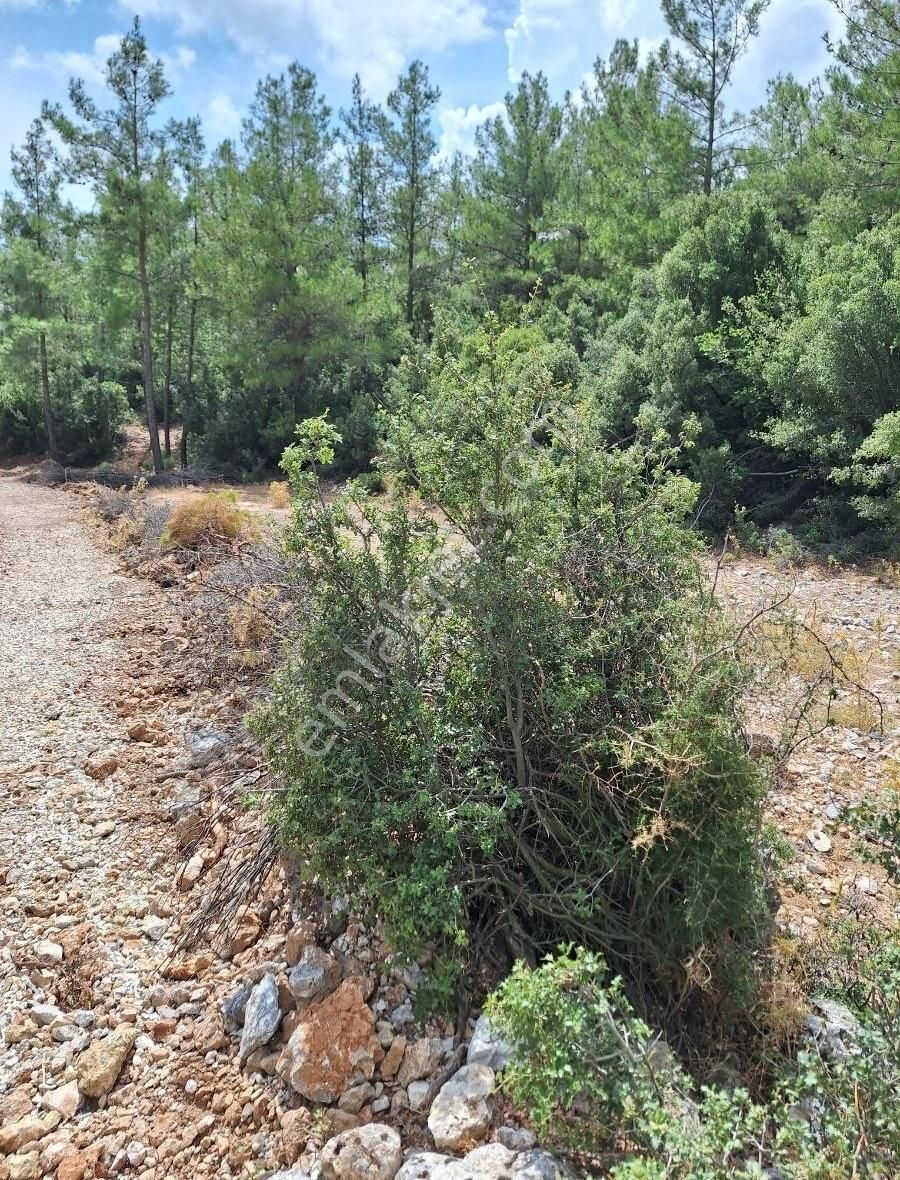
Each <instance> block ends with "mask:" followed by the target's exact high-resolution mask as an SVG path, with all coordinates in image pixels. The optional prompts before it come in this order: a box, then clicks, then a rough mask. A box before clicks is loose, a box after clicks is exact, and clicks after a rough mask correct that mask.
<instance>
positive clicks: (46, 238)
mask: <svg viewBox="0 0 900 1180" xmlns="http://www.w3.org/2000/svg"><path fill="white" fill-rule="evenodd" d="M11 157H12V178H13V181H14V183H15V185H16V188H17V189H18V191H19V194H20V196H19V198H18V199H16V198H13V197H8V198H7V200H6V202H5V204H4V208H3V236H4V238H6V240H7V242H8V250H7V257H6V260H5V261H6V267H5V269H6V270H7V272H8V275H9V280H8V285H9V287H10V288H11V291H12V293H13V294H14V296H15V297H16V298H15V299H14V303H15V306H16V308H17V313H18V321H19V324H20V325H23V326H24V327H25V330H26V332H27V333H28V335H29V336H32V335H35V336H36V338H37V345H38V369H39V373H40V387H41V404H42V407H43V416H44V432H45V434H46V438H47V452H48V454H49V455H50V458H51V459H53V460H54V461H55V462H59V461H60V451H59V445H58V443H57V435H56V422H55V418H54V413H53V403H52V400H51V395H50V364H49V360H48V349H47V325H48V321H49V320H50V318H51V315H52V308H51V304H52V303H53V300H54V294H55V292H54V274H53V272H54V265H55V257H56V255H57V253H58V250H59V237H60V226H61V218H62V206H61V202H60V195H59V190H60V185H61V184H62V171H61V168H60V162H59V158H58V156H57V154H56V151H55V149H54V147H53V144H52V143H51V141H50V137H49V135H48V134H47V129H46V127H45V125H44V123H43V122H42V121H41V120H40V119H35V120H34V122H33V123H32V125H31V127H30V128H29V130H28V133H27V135H26V137H25V142H24V144H23V145H22V147H21V148H18V149H16V148H14V149H13V150H12V152H11ZM13 275H14V276H15V277H13ZM5 285H7V284H5Z"/></svg>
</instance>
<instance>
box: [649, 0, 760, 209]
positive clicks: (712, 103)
mask: <svg viewBox="0 0 900 1180" xmlns="http://www.w3.org/2000/svg"><path fill="white" fill-rule="evenodd" d="M769 3H770V0H662V10H663V16H664V17H665V19H666V24H667V25H668V26H669V32H670V33H671V34H672V36H673V37H676V38H677V39H678V41H679V42H680V43H681V45H683V46H684V49H683V50H681V49H676V50H675V51H674V52H673V51H672V50H671V49H670V48H669V47H668V46H664V47H663V51H662V54H661V60H662V62H663V67H664V69H665V71H666V74H667V76H668V78H669V81H670V83H671V85H672V89H673V96H674V98H675V100H676V101H677V102H679V103H680V104H681V105H682V106H683V107H684V108H685V110H687V111H688V112H689V113H690V115H691V117H692V118H693V119H694V120H695V122H696V126H697V136H698V139H699V142H700V169H701V175H702V179H703V191H704V193H706V194H707V195H709V193H711V192H712V190H713V187H714V185H715V183H716V179H717V174H718V171H719V169H718V168H717V162H718V161H720V159H721V156H722V150H723V140H724V139H726V137H727V136H728V135H729V134H730V133H731V130H732V128H730V127H729V126H728V125H727V123H726V122H725V116H724V111H723V105H722V98H723V95H724V93H725V91H726V90H727V89H728V85H729V83H730V82H731V79H732V75H733V73H734V67H735V65H736V64H737V62H738V61H739V60H740V58H741V57H742V55H743V54H744V52H745V50H746V49H747V46H748V45H749V43H750V41H751V40H752V38H753V37H755V36H756V35H757V33H758V32H759V19H760V17H761V16H762V14H763V13H764V12H765V10H766V9H767V8H768V6H769Z"/></svg>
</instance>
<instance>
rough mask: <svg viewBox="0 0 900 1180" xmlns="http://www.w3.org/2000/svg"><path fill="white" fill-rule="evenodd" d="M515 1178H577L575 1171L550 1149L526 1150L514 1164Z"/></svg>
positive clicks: (552, 1179)
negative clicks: (551, 1152) (552, 1153)
mask: <svg viewBox="0 0 900 1180" xmlns="http://www.w3.org/2000/svg"><path fill="white" fill-rule="evenodd" d="M512 1174H513V1177H514V1180H575V1173H574V1172H572V1171H571V1169H570V1168H568V1167H566V1165H565V1164H563V1163H561V1161H560V1160H558V1159H557V1158H556V1156H554V1155H551V1154H550V1152H549V1151H541V1150H540V1149H538V1150H536V1151H526V1152H524V1153H523V1154H522V1155H520V1156H519V1157H518V1158H517V1159H516V1161H515V1163H514V1164H513V1166H512Z"/></svg>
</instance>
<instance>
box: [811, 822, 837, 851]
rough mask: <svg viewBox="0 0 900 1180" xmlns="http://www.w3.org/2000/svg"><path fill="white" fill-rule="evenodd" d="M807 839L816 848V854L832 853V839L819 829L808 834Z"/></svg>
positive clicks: (814, 829)
mask: <svg viewBox="0 0 900 1180" xmlns="http://www.w3.org/2000/svg"><path fill="white" fill-rule="evenodd" d="M806 838H807V840H808V841H809V842H810V844H812V846H813V848H815V850H816V852H830V851H831V837H830V836H828V835H826V833H825V832H823V831H821V830H820V829H818V828H813V829H812V830H811V831H809V832H807V833H806Z"/></svg>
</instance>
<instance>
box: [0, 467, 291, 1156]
mask: <svg viewBox="0 0 900 1180" xmlns="http://www.w3.org/2000/svg"><path fill="white" fill-rule="evenodd" d="M80 509H81V504H80V502H79V501H78V500H77V498H74V497H72V496H67V495H66V494H64V493H61V492H58V491H51V490H46V489H42V488H38V487H34V486H29V485H26V484H24V483H21V482H19V481H18V480H16V479H13V478H9V477H6V476H3V475H0V593H2V598H0V602H2V606H0V669H2V675H0V814H2V817H3V819H2V824H0V1033H2V1035H3V1038H4V1041H5V1042H6V1043H5V1044H0V1127H5V1126H6V1125H7V1124H10V1123H16V1124H18V1120H21V1119H22V1117H23V1116H32V1115H35V1116H40V1117H42V1118H45V1119H46V1123H45V1124H44V1126H43V1127H42V1128H41V1131H42V1132H45V1128H49V1133H42V1134H40V1135H35V1137H34V1138H33V1140H32V1141H31V1142H25V1143H22V1144H21V1145H17V1144H13V1150H12V1151H10V1150H9V1148H8V1147H7V1151H8V1152H9V1154H8V1155H7V1157H6V1158H5V1159H4V1153H3V1147H0V1178H5V1177H7V1176H13V1177H20V1178H22V1180H28V1178H30V1177H41V1176H54V1175H55V1176H56V1177H57V1180H77V1178H79V1177H81V1176H87V1175H89V1176H94V1175H108V1174H114V1173H117V1172H125V1173H127V1174H129V1175H133V1176H141V1177H143V1178H144V1180H158V1178H160V1177H163V1176H166V1177H167V1176H180V1175H191V1176H228V1175H237V1174H243V1170H244V1163H245V1161H248V1160H249V1161H254V1167H253V1169H252V1170H253V1171H254V1172H258V1171H259V1170H260V1169H261V1168H262V1167H263V1166H265V1165H266V1164H269V1165H270V1166H272V1165H274V1164H276V1163H277V1162H278V1160H277V1155H276V1147H277V1128H278V1114H279V1111H278V1110H277V1108H276V1104H275V1102H274V1101H272V1100H270V1097H269V1096H268V1094H267V1091H266V1090H265V1088H264V1086H263V1085H262V1082H263V1079H261V1078H258V1077H257V1078H255V1079H254V1078H249V1077H245V1076H244V1075H242V1074H240V1073H239V1072H238V1071H237V1069H236V1067H235V1065H234V1062H233V1059H232V1056H231V1053H230V1047H229V1043H228V1038H227V1037H226V1036H224V1035H223V1032H222V1028H221V1023H220V1018H219V1017H218V1012H217V1003H216V1001H217V1000H218V999H220V998H221V995H222V994H223V993H224V992H225V991H226V990H227V989H228V987H229V984H230V980H231V979H232V977H233V971H232V968H231V966H230V964H228V963H225V962H219V961H216V960H214V957H213V956H212V955H205V956H203V955H201V956H196V955H195V956H193V959H187V960H185V961H182V962H179V964H178V967H179V968H181V970H177V971H176V972H175V973H176V974H178V975H180V976H182V977H183V978H181V979H180V980H179V981H178V982H175V983H173V982H166V973H165V971H164V968H165V965H166V961H167V959H168V957H169V956H170V955H171V953H172V950H173V944H172V941H171V938H170V934H171V922H170V919H171V916H172V914H173V911H174V909H175V904H177V901H176V899H173V896H172V893H173V889H172V886H173V877H174V875H175V867H177V866H176V861H175V851H174V847H173V825H172V824H171V823H169V822H168V821H169V818H170V816H169V814H168V809H169V808H170V807H171V805H172V799H173V797H174V796H177V795H178V792H179V791H180V792H182V793H183V792H185V791H188V790H195V791H196V790H199V789H200V787H201V785H202V784H200V783H198V781H197V780H198V779H199V778H200V775H199V774H198V773H197V772H190V771H188V772H184V774H183V777H179V776H177V774H176V775H175V776H173V775H172V774H171V773H170V772H171V769H172V767H175V768H176V769H177V768H178V767H179V766H182V765H183V764H184V760H185V746H184V738H185V734H186V732H187V731H188V729H189V728H190V727H191V726H192V725H197V724H200V723H208V722H209V721H210V720H215V721H216V722H217V724H218V725H219V726H220V728H221V727H222V725H223V720H222V714H223V709H222V708H221V705H220V702H219V701H218V700H217V699H216V697H215V696H214V695H213V694H210V693H208V692H206V693H204V692H200V693H196V694H195V693H193V692H192V690H191V686H190V682H189V677H188V673H187V672H186V671H185V670H184V669H183V668H181V667H180V665H182V663H183V661H182V659H181V658H180V653H182V652H183V651H184V650H185V649H186V647H187V640H186V639H185V637H184V636H183V635H182V634H181V629H182V620H181V615H180V612H178V611H177V610H175V609H173V606H174V604H173V602H172V600H171V599H167V598H166V596H165V595H163V594H162V592H161V591H160V590H159V589H158V588H157V587H155V586H153V585H151V584H150V583H146V582H142V581H140V580H139V579H136V578H133V577H129V576H126V575H124V574H121V573H120V572H119V571H118V569H117V561H116V558H115V555H114V554H112V553H111V552H109V551H107V550H106V549H105V548H104V547H103V545H102V544H101V543H100V539H99V537H98V535H97V534H96V533H95V532H94V531H93V530H92V529H91V527H90V525H89V524H88V523H87V522H86V520H85V519H84V514H83V513H82V512H81V511H80ZM224 715H225V717H226V720H227V718H231V719H232V720H233V719H234V716H235V715H236V711H235V710H234V709H232V708H226V709H224ZM203 774H204V776H205V777H208V778H209V779H210V780H212V781H215V778H216V771H215V768H212V769H210V770H208V771H204V772H203ZM167 970H168V975H169V979H171V975H172V973H173V972H172V970H171V968H169V969H167ZM35 1005H39V1006H40V1005H50V1006H52V1007H51V1009H50V1010H49V1011H47V1012H44V1010H43V1009H41V1008H40V1007H39V1008H38V1009H37V1010H35V1008H34V1006H35ZM54 1010H55V1011H54ZM36 1011H37V1012H39V1013H41V1015H40V1020H41V1021H45V1022H46V1023H42V1024H39V1025H38V1026H36V1024H35V1019H36V1016H35V1013H36ZM119 1025H124V1026H126V1028H128V1027H130V1028H133V1029H134V1032H135V1033H136V1034H137V1043H136V1046H135V1048H134V1050H133V1053H132V1054H131V1056H130V1058H129V1059H128V1060H127V1062H126V1064H125V1065H124V1068H123V1071H122V1073H121V1076H120V1077H119V1081H118V1085H117V1086H116V1089H115V1090H114V1091H113V1092H112V1093H110V1094H109V1095H108V1097H100V1099H99V1100H92V1099H85V1098H81V1099H78V1098H77V1096H76V1097H75V1100H74V1102H75V1103H77V1109H71V1105H72V1104H73V1100H72V1090H73V1087H72V1083H73V1081H74V1079H75V1077H76V1065H77V1061H78V1059H79V1055H80V1053H81V1052H82V1051H83V1050H84V1049H85V1047H86V1046H87V1045H88V1044H90V1043H91V1042H101V1041H105V1040H106V1039H107V1034H108V1033H109V1031H111V1030H112V1029H114V1028H116V1027H117V1026H119ZM54 1105H55V1106H57V1107H59V1108H61V1109H62V1118H61V1120H57V1119H56V1117H55V1115H54V1114H53V1107H54ZM48 1108H49V1109H48ZM232 1169H234V1170H232ZM248 1171H249V1170H248Z"/></svg>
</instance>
